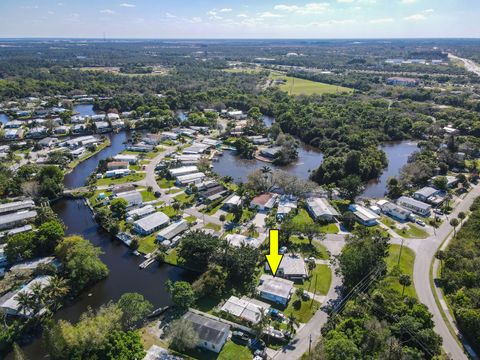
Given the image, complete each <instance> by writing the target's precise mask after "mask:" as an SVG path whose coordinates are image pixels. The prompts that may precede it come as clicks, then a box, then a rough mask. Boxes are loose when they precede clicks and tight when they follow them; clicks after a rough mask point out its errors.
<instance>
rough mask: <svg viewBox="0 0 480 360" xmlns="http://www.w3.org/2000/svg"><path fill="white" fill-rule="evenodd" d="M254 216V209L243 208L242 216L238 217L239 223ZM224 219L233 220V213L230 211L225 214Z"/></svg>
mask: <svg viewBox="0 0 480 360" xmlns="http://www.w3.org/2000/svg"><path fill="white" fill-rule="evenodd" d="M254 216H255V211H253V210H250V209H248V208H243V211H242V217H241V218H240V221H239V224H243V223H244V222H247V221H248V220H250V219H252V218H253V217H254ZM225 219H226V221H227V222H233V221H234V220H235V215H234V214H232V213H228V214H227V216H225Z"/></svg>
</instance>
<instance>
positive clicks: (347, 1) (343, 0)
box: [337, 0, 355, 4]
mask: <svg viewBox="0 0 480 360" xmlns="http://www.w3.org/2000/svg"><path fill="white" fill-rule="evenodd" d="M354 1H355V0H337V2H338V3H346V4H349V3H353V2H354Z"/></svg>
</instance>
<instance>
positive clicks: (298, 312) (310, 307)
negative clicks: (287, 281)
mask: <svg viewBox="0 0 480 360" xmlns="http://www.w3.org/2000/svg"><path fill="white" fill-rule="evenodd" d="M320 305H321V304H320V303H319V302H318V301H316V300H311V299H310V300H307V301H302V300H300V299H299V298H298V296H297V295H296V294H294V295H293V296H292V298H291V299H290V301H289V302H288V306H287V308H286V309H285V310H283V313H284V314H285V315H286V316H288V315H290V314H292V315H294V316H295V317H296V319H297V321H299V322H301V323H304V324H306V323H307V322H309V321H310V319H311V318H312V317H313V315H315V313H316V312H317V310H318V309H319V308H320Z"/></svg>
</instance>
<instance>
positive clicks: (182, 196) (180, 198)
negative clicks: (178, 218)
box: [174, 193, 195, 204]
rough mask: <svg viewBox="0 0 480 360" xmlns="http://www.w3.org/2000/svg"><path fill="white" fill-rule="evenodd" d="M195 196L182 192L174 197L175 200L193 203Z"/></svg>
mask: <svg viewBox="0 0 480 360" xmlns="http://www.w3.org/2000/svg"><path fill="white" fill-rule="evenodd" d="M194 198H195V196H194V195H188V194H185V193H182V194H180V195H177V196H175V197H174V199H175V200H177V201H179V202H181V203H182V204H193V200H194Z"/></svg>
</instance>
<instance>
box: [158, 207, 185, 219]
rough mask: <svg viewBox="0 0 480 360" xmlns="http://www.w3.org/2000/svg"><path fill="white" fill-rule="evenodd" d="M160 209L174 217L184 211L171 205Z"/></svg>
mask: <svg viewBox="0 0 480 360" xmlns="http://www.w3.org/2000/svg"><path fill="white" fill-rule="evenodd" d="M160 211H161V212H163V213H164V214H165V215H167V216H168V217H174V216H177V215H180V214H181V213H182V212H181V211H175V209H174V208H173V207H171V206H164V207H162V208H161V209H160Z"/></svg>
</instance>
